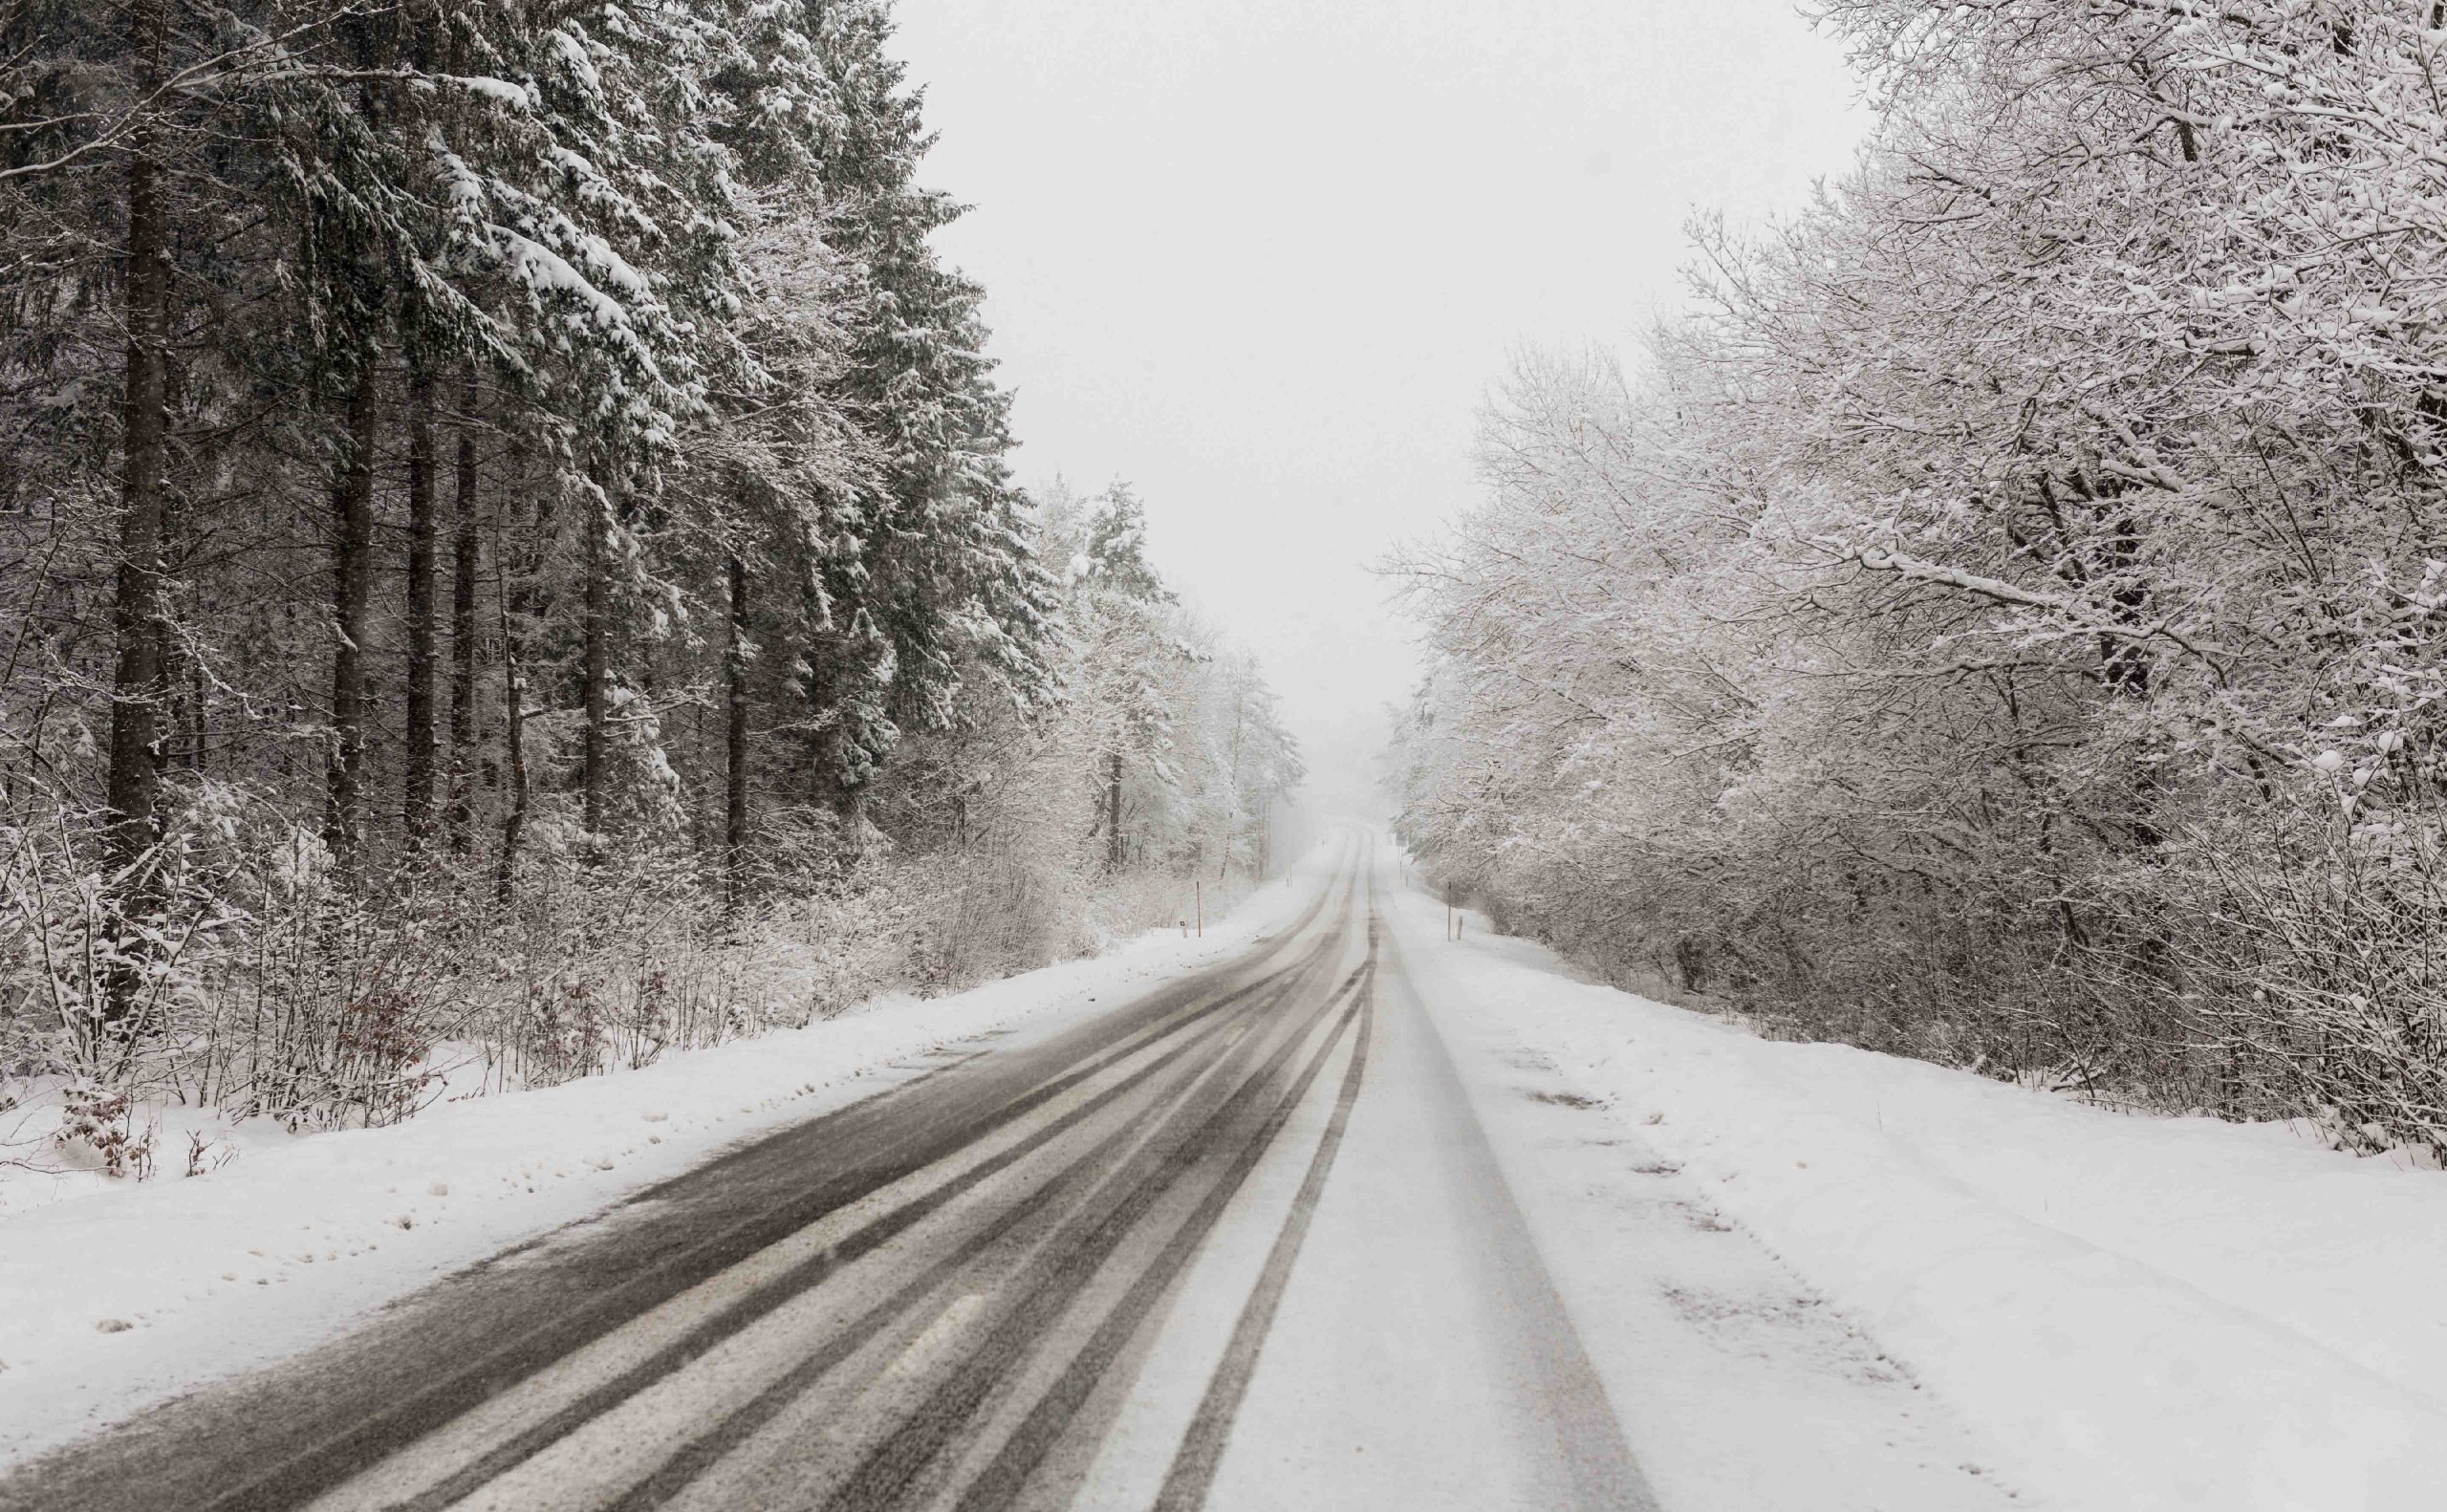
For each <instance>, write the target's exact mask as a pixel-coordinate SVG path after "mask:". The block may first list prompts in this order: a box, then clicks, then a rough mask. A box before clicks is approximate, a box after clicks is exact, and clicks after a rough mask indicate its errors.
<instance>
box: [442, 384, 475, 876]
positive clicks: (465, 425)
mask: <svg viewBox="0 0 2447 1512" xmlns="http://www.w3.org/2000/svg"><path fill="white" fill-rule="evenodd" d="M460 409H461V412H462V413H461V418H460V421H459V488H458V500H457V503H458V519H457V521H456V529H455V532H454V533H453V535H452V537H451V542H450V796H449V810H448V817H447V821H446V822H447V824H448V828H449V831H450V849H451V851H452V853H455V854H458V855H466V853H468V852H469V851H470V850H472V849H473V848H474V846H475V832H474V818H475V801H474V793H473V792H472V791H471V790H470V789H471V788H472V787H473V785H474V782H475V767H476V571H477V568H478V567H479V566H480V565H481V563H480V561H479V557H478V551H477V540H476V378H475V375H474V374H473V373H470V374H468V375H467V382H466V388H465V389H464V390H463V391H462V393H461V399H460Z"/></svg>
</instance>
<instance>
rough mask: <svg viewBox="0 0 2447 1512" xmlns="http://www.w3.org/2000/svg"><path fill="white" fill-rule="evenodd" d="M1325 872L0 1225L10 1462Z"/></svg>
mask: <svg viewBox="0 0 2447 1512" xmlns="http://www.w3.org/2000/svg"><path fill="white" fill-rule="evenodd" d="M1331 865H1332V854H1331V853H1329V852H1327V851H1326V850H1324V849H1323V848H1320V849H1319V850H1318V851H1317V852H1315V853H1311V854H1310V856H1309V857H1307V858H1306V859H1304V860H1303V861H1302V862H1301V863H1300V864H1299V866H1297V867H1296V868H1295V869H1294V874H1293V876H1292V878H1291V879H1290V881H1289V883H1288V885H1287V883H1286V882H1283V881H1277V882H1273V883H1269V884H1267V885H1266V886H1263V887H1261V888H1259V889H1258V890H1257V891H1256V892H1255V893H1253V894H1252V895H1250V896H1248V897H1247V898H1246V899H1245V900H1244V901H1243V902H1242V903H1241V905H1240V906H1239V907H1238V908H1236V909H1235V910H1234V911H1233V912H1232V913H1231V914H1230V915H1229V916H1228V917H1226V918H1222V919H1212V918H1211V919H1209V920H1207V923H1206V929H1205V933H1204V937H1203V938H1197V937H1192V938H1189V939H1183V938H1181V936H1180V934H1179V933H1177V932H1174V931H1168V930H1159V931H1155V932H1153V933H1150V934H1148V935H1145V936H1142V937H1140V938H1139V939H1137V940H1132V941H1128V942H1126V943H1124V944H1122V945H1119V946H1117V947H1116V948H1115V949H1113V950H1111V951H1109V952H1107V953H1106V954H1104V955H1101V956H1097V957H1094V958H1092V959H1089V960H1083V961H1068V962H1065V963H1062V964H1060V965H1055V966H1050V967H1048V968H1046V969H1044V970H1041V971H1034V972H1029V973H1028V974H1026V975H1023V976H1018V977H1011V978H1008V979H1006V980H1004V981H1001V982H996V983H988V984H986V985H985V986H981V987H978V988H975V989H973V990H970V991H967V992H963V993H959V994H955V995H952V996H948V997H942V998H936V999H931V1000H925V1001H920V1000H915V999H910V998H907V997H902V996H897V995H896V996H890V997H886V998H883V999H878V1000H877V1001H876V1002H875V1003H872V1004H866V1005H864V1006H862V1007H860V1008H857V1009H854V1010H853V1011H852V1012H850V1013H848V1014H845V1015H843V1016H841V1017H839V1018H834V1019H828V1020H823V1021H820V1022H818V1023H815V1024H812V1025H810V1026H808V1027H806V1028H804V1029H796V1030H782V1031H777V1032H774V1033H771V1034H767V1035H763V1036H760V1037H757V1038H754V1039H745V1040H737V1041H733V1042H732V1043H730V1044H727V1045H724V1046H720V1047H717V1048H711V1049H705V1050H698V1051H693V1052H690V1053H686V1054H679V1055H674V1056H671V1057H669V1058H668V1059H665V1060H663V1061H660V1062H659V1063H657V1064H655V1065H653V1066H649V1067H646V1068H645V1069H641V1070H635V1071H623V1072H620V1073H618V1074H615V1075H609V1076H596V1077H589V1078H586V1079H583V1080H580V1081H575V1082H571V1083H567V1084H564V1085H562V1086H559V1087H553V1088H549V1089H543V1090H539V1091H523V1092H515V1093H511V1094H508V1095H495V1096H489V1097H482V1098H473V1099H469V1100H466V1101H459V1102H445V1103H443V1104H441V1105H439V1106H436V1107H433V1108H430V1109H427V1110H426V1111H425V1112H422V1113H420V1114H418V1115H417V1116H416V1117H415V1118H413V1119H410V1120H409V1121H407V1122H405V1123H402V1124H398V1125H394V1126H392V1127H388V1128H381V1129H373V1130H353V1131H340V1132H333V1133H322V1134H302V1135H294V1136H292V1135H288V1134H281V1133H279V1132H277V1131H276V1130H274V1129H272V1128H271V1126H269V1125H265V1126H263V1127H261V1128H257V1127H255V1126H251V1125H250V1126H245V1127H244V1129H243V1131H242V1136H241V1137H240V1138H239V1139H238V1140H237V1144H238V1147H239V1149H240V1152H241V1153H240V1156H239V1157H238V1158H237V1159H235V1160H233V1161H231V1162H230V1163H229V1164H227V1165H226V1166H224V1167H222V1168H221V1169H219V1170H217V1171H214V1172H211V1173H210V1174H208V1175H206V1176H204V1177H193V1178H184V1177H180V1176H178V1175H177V1174H176V1172H175V1171H174V1170H168V1169H165V1170H164V1173H163V1174H162V1175H161V1176H159V1177H155V1178H154V1179H153V1180H151V1181H148V1182H143V1183H141V1184H140V1183H136V1182H128V1181H121V1182H111V1183H107V1184H106V1185H103V1186H101V1188H100V1189H98V1190H95V1189H93V1186H94V1184H93V1183H86V1184H84V1186H83V1187H82V1188H80V1189H77V1190H76V1191H75V1192H74V1195H72V1196H70V1197H68V1198H67V1199H63V1200H54V1201H50V1202H47V1203H45V1204H44V1205H40V1206H33V1207H31V1208H25V1209H23V1210H20V1211H15V1212H5V1211H0V1466H5V1465H7V1464H9V1463H11V1462H14V1461H15V1460H18V1459H21V1458H25V1457H27V1456H29V1455H32V1454H34V1453H37V1452H39V1451H41V1450H43V1449H46V1448H50V1447H53V1446H55V1445H57V1444H59V1443H62V1442H65V1441H67V1440H69V1439H72V1438H75V1437H77V1436H80V1435H82V1434H85V1433H88V1432H91V1431H93V1430H94V1429H97V1428H98V1427H101V1426H104V1425H106V1424H108V1423H111V1422H114V1421H118V1420H119V1419H122V1418H124V1417H126V1416H128V1415H131V1414H133V1413H135V1412H137V1411H139V1410H141V1409H142V1408H144V1407H146V1406H148V1405H150V1404H152V1403H154V1402H158V1401H161V1400H163V1399H165V1398H167V1397H169V1396H171V1395H174V1394H177V1393H181V1392H183V1391H185V1390H187V1389H189V1388H192V1387H194V1386H197V1385H200V1384H202V1383H204V1382H206V1381H209V1380H213V1379H216V1378H219V1377H223V1376H227V1375H229V1374H233V1373H236V1372H241V1371H244V1370H248V1369H250V1368H253V1367H256V1366H260V1365H264V1364H266V1363H269V1362H271V1361H273V1360H277V1359H280V1358H283V1357H285V1356H287V1355H291V1354H294V1353H296V1352H298V1351H300V1350H304V1349H307V1348H309V1347H311V1346H313V1345H314V1344H316V1343H318V1342H320V1341H322V1340H324V1339H327V1338H330V1337H332V1336H334V1335H336V1334H337V1333H339V1332H341V1331H343V1330H345V1329H346V1328H349V1327H350V1326H351V1325H353V1324H355V1323H357V1322H359V1321H362V1320H363V1319H364V1318H365V1317H366V1316H367V1315H368V1314H369V1313H370V1312H372V1311H373V1310H374V1309H376V1308H378V1307H380V1306H382V1305H383V1304H385V1303H387V1302H391V1301H394V1300H396V1299H398V1298H400V1297H401V1296H404V1295H406V1294H407V1293H409V1292H411V1291H414V1290H416V1289H417V1288H418V1287H420V1286H422V1285H426V1284H428V1283H430V1282H432V1281H435V1280H437V1279H439V1278H440V1277H442V1276H444V1275H445V1274H447V1273H449V1272H451V1271H453V1270H456V1269H459V1268H461V1267H463V1266H465V1265H466V1264H471V1263H473V1262H475V1261H477V1260H481V1259H483V1258H484V1257H486V1256H487V1255H490V1254H493V1253H495V1252H496V1251H498V1250H501V1249H503V1248H505V1247H507V1246H509V1245H511V1244H514V1243H517V1242H522V1241H525V1240H528V1239H531V1238H533V1237H535V1236H536V1235H539V1234H543V1233H546V1232H549V1231H551V1230H552V1229H554V1228H558V1227H560V1226H562V1225H564V1224H567V1223H571V1222H574V1221H577V1220H582V1219H585V1218H587V1217H590V1216H591V1215H593V1214H596V1213H597V1212H600V1211H601V1210H602V1209H604V1208H605V1207H607V1206H608V1205H610V1204H612V1203H614V1202H617V1200H619V1199H621V1198H622V1197H623V1196H625V1195H627V1194H628V1193H630V1192H633V1191H636V1190H638V1189H639V1188H641V1187H645V1186H649V1185H652V1184H653V1183H655V1182H657V1181H660V1180H663V1179H666V1178H668V1177H673V1176H677V1175H679V1174H680V1173H682V1172H683V1171H685V1170H687V1169H689V1168H690V1167H692V1166H695V1165H698V1164H700V1163H702V1162H703V1161H704V1160H705V1159H707V1158H708V1157H709V1156H712V1155H714V1154H715V1153H717V1152H718V1151H720V1150H722V1149H723V1148H725V1147H726V1146H729V1145H732V1144H736V1143H740V1142H743V1141H745V1140H747V1139H749V1138H751V1137H754V1136H756V1135H759V1134H767V1133H769V1132H771V1131H773V1130H775V1129H778V1128H780V1127H783V1126H785V1125H788V1124H790V1123H793V1122H797V1121H800V1120H804V1119H807V1118H811V1117H813V1116H815V1115H817V1114H819V1113H822V1112H828V1111H830V1110H832V1109H834V1108H836V1107H840V1106H843V1105H846V1104H848V1103H851V1102H854V1101H855V1100H857V1099H858V1098H860V1097H863V1096H866V1095H869V1094H871V1093H873V1092H875V1091H880V1090H882V1089H883V1088H884V1087H886V1086H889V1085H891V1084H892V1083H893V1082H894V1081H895V1080H897V1079H898V1077H897V1076H896V1075H894V1074H893V1073H892V1070H891V1069H892V1068H893V1067H894V1066H895V1065H896V1063H898V1064H899V1065H900V1066H902V1067H904V1068H905V1067H906V1066H907V1065H908V1063H909V1062H910V1061H911V1060H912V1058H914V1057H918V1056H922V1055H924V1054H926V1053H927V1052H929V1051H932V1050H937V1049H940V1048H943V1047H946V1046H949V1045H953V1044H956V1043H958V1042H960V1041H963V1040H967V1039H971V1038H974V1037H976V1036H979V1035H983V1034H987V1033H991V1032H994V1031H998V1030H1007V1029H1016V1028H1019V1027H1021V1026H1026V1027H1027V1028H1028V1029H1029V1031H1031V1032H1035V1031H1049V1032H1050V1030H1051V1029H1053V1028H1055V1027H1058V1026H1060V1025H1062V1024H1063V1023H1066V1022H1070V1021H1072V1020H1076V1019H1081V1018H1084V1017H1087V1016H1090V1015H1093V1014H1094V1013H1098V1012H1101V1011H1104V1010H1105V1009H1106V1008H1109V1007H1111V1006H1112V1005H1114V1004H1115V1003H1117V1002H1120V1001H1123V1000H1126V999H1128V998H1133V997H1137V995H1139V994H1140V993H1143V992H1144V991H1146V990H1147V989H1148V988H1149V987H1151V986H1152V985H1154V984H1156V983H1159V982H1162V981H1164V980H1166V979H1169V978H1174V977H1178V976H1180V975H1182V974H1184V973H1186V972H1189V971H1191V970H1194V969H1196V968H1198V967H1200V966H1203V965H1207V964H1211V963H1213V962H1214V961H1219V960H1222V959H1224V958H1227V957H1229V956H1231V955H1234V954H1236V953H1238V952H1239V951H1241V950H1244V949H1245V948H1247V946H1248V945H1249V944H1250V943H1251V941H1252V940H1254V939H1255V938H1256V937H1258V936H1259V935H1261V934H1264V933H1266V932H1267V931H1269V930H1270V929H1273V928H1276V927H1280V926H1281V925H1283V924H1285V923H1287V922H1288V921H1289V919H1290V918H1293V917H1294V916H1295V915H1296V914H1297V912H1298V910H1299V909H1300V907H1301V906H1303V905H1304V904H1305V903H1306V902H1307V901H1308V900H1309V899H1310V897H1311V896H1314V894H1315V892H1316V890H1317V887H1318V886H1319V885H1320V883H1319V880H1318V876H1317V874H1318V871H1319V870H1320V869H1321V868H1330V867H1331ZM169 1164H170V1159H169V1157H165V1159H164V1166H165V1168H166V1167H167V1166H168V1165H169Z"/></svg>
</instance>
